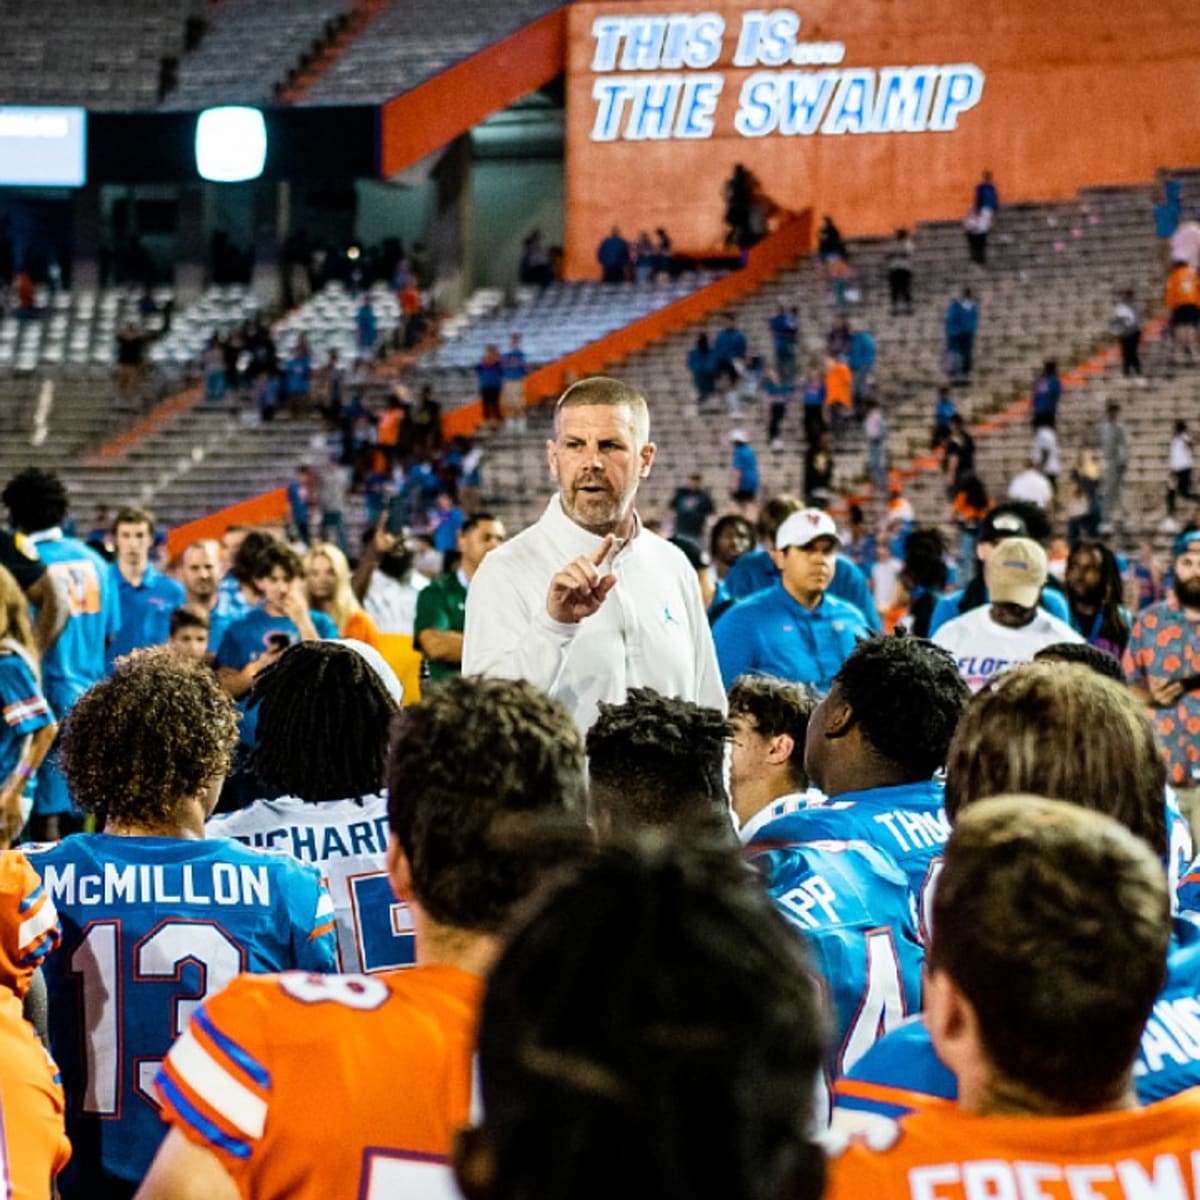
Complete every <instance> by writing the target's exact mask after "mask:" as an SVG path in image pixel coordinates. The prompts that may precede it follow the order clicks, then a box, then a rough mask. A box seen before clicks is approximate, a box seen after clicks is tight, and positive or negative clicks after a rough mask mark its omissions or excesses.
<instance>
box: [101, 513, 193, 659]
mask: <svg viewBox="0 0 1200 1200" xmlns="http://www.w3.org/2000/svg"><path fill="white" fill-rule="evenodd" d="M113 538H114V540H115V542H116V547H117V559H116V562H115V563H114V564H113V566H112V568H111V569H112V573H113V582H114V583H115V584H116V585H117V594H118V595H119V596H120V597H121V624H120V627H119V628H118V629H117V636H116V637H115V638H113V640H112V642H111V643H110V644H109V647H108V663H109V666H110V668H111V666H112V662H113V659H115V658H119V657H120V656H121V655H123V654H128V653H129V652H130V651H132V650H140V649H142V648H143V647H144V646H160V645H162V644H163V643H164V642H165V641H166V640H167V638H169V637H170V636H171V614H172V613H173V612H174V611H175V610H176V609H177V608H178V607H179V606H180V605H181V604H183V603H184V601H185V600H186V598H187V597H186V595H185V594H184V590H183V586H182V585H181V584H178V583H176V582H175V580H174V579H168V578H167V576H166V575H164V574H163V573H162V572H161V571H160V570H158V569H157V568H156V567H155V566H154V565H153V564H152V563H151V562H150V547H151V545H153V542H154V517H153V516H151V514H150V513H149V512H147V511H146V509H144V508H132V507H130V508H122V509H121V510H120V511H119V512H118V513H117V518H116V520H115V521H114V522H113Z"/></svg>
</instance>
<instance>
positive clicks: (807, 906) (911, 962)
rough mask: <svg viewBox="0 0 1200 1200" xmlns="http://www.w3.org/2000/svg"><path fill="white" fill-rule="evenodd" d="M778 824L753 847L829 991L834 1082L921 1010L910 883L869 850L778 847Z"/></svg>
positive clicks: (829, 844)
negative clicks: (884, 1036) (880, 1040)
mask: <svg viewBox="0 0 1200 1200" xmlns="http://www.w3.org/2000/svg"><path fill="white" fill-rule="evenodd" d="M786 820H787V818H781V819H780V820H779V821H773V822H771V823H770V824H768V825H766V826H765V827H764V828H763V829H761V830H760V831H759V834H758V838H757V839H755V840H752V841H751V843H750V846H749V847H748V853H749V854H750V855H751V856H752V857H751V861H752V862H753V863H754V864H755V865H757V866H758V867H759V868H760V869H761V870H762V871H763V875H764V878H765V880H766V884H767V890H768V892H769V893H770V895H771V898H772V899H773V900H774V901H775V904H776V906H777V907H778V908H779V911H780V912H781V913H783V915H784V916H785V917H786V918H787V919H788V921H789V922H790V923H791V924H792V925H793V926H794V927H795V928H796V929H798V930H799V931H800V932H801V933H802V934H803V935H804V938H805V940H806V941H807V942H808V945H809V947H810V949H811V951H812V953H813V957H814V959H815V961H816V964H817V969H818V970H819V971H820V974H821V977H822V980H823V981H824V984H825V989H826V993H827V995H828V999H829V1006H830V1008H831V1009H832V1012H833V1017H834V1022H835V1031H834V1038H833V1043H832V1045H831V1047H830V1060H829V1070H830V1078H831V1079H836V1078H837V1077H838V1076H839V1075H842V1074H844V1073H845V1072H846V1071H847V1070H848V1069H849V1068H850V1067H851V1066H853V1065H854V1063H855V1062H857V1061H858V1059H859V1058H861V1057H862V1055H863V1054H865V1053H866V1051H867V1050H869V1049H870V1047H871V1046H873V1045H874V1044H875V1042H876V1041H877V1040H878V1039H879V1038H881V1037H882V1036H883V1035H884V1034H885V1033H886V1032H887V1031H888V1030H889V1029H894V1028H895V1027H896V1026H897V1025H899V1024H900V1023H901V1022H902V1021H904V1020H905V1019H906V1018H907V1017H908V1015H909V1014H910V1013H914V1012H917V1011H918V1010H919V1009H920V1007H921V968H922V965H923V963H924V959H925V954H924V951H923V950H922V948H921V945H920V943H919V942H918V940H917V931H916V920H915V915H914V906H913V899H912V893H911V891H910V889H909V887H908V882H907V880H906V878H905V876H904V873H903V872H902V871H901V870H900V868H899V867H898V866H896V864H895V863H894V862H892V861H891V860H890V859H889V858H888V857H887V856H886V855H884V854H883V853H881V852H880V851H879V850H876V849H875V848H874V847H873V846H869V845H867V844H866V843H865V842H843V841H820V842H809V843H806V844H803V845H786V846H781V845H774V846H773V847H772V848H769V849H761V850H760V849H759V847H760V846H764V845H768V844H770V843H772V842H775V841H777V839H776V838H775V837H773V831H774V830H775V829H776V826H778V825H781V824H783V823H784V822H785V821H786Z"/></svg>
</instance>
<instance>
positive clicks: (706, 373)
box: [687, 333, 717, 409]
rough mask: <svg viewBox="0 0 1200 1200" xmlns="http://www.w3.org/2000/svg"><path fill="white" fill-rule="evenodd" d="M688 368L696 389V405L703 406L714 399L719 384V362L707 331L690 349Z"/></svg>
mask: <svg viewBox="0 0 1200 1200" xmlns="http://www.w3.org/2000/svg"><path fill="white" fill-rule="evenodd" d="M687 368H688V370H689V371H690V372H691V376H692V384H693V386H694V387H695V389H696V407H697V408H698V409H700V408H703V407H704V406H705V404H707V403H708V401H709V400H711V399H712V394H713V392H714V391H715V390H716V386H717V364H716V359H715V358H714V357H713V352H712V347H711V346H710V345H709V343H708V334H707V333H701V334H700V335H699V337H697V338H696V344H695V345H694V346H693V347H692V348H691V349H690V350H689V351H688V356H687Z"/></svg>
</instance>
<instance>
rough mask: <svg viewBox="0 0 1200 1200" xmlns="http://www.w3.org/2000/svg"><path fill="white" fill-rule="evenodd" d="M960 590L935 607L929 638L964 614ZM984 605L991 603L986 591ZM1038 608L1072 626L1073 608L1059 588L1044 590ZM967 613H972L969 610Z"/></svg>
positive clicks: (949, 593) (942, 599)
mask: <svg viewBox="0 0 1200 1200" xmlns="http://www.w3.org/2000/svg"><path fill="white" fill-rule="evenodd" d="M964 590H965V589H963V588H960V589H959V590H958V591H957V592H947V593H946V595H944V596H943V597H942V598H941V599H940V600H939V601H938V602H937V604H935V605H934V608H933V615H932V616H931V617H930V618H929V636H930V637H933V635H934V634H935V633H937V631H938V630H939V629H941V627H942V626H943V625H945V623H946V622H947V621H953V620H954V618H955V617H961V616H962V615H963V614H962V612H960V611H959V607H958V606H959V605H960V604H961V603H962V598H963V591H964ZM983 602H984V604H988V603H990V601H989V599H988V596H987V591H986V589H985V591H984V600H983ZM1038 607H1039V608H1044V609H1045V610H1046V611H1047V612H1048V613H1049V614H1050V615H1051V616H1052V617H1057V618H1058V619H1059V620H1060V621H1065V622H1066V623H1067V624H1068V625H1070V624H1071V608H1070V605H1068V604H1067V598H1066V597H1065V596H1064V595H1063V594H1062V592H1060V591H1058V590H1057V588H1050V587H1047V588H1042V594H1041V595H1040V596H1039V597H1038ZM965 611H968V612H969V611H970V610H969V609H967V610H965Z"/></svg>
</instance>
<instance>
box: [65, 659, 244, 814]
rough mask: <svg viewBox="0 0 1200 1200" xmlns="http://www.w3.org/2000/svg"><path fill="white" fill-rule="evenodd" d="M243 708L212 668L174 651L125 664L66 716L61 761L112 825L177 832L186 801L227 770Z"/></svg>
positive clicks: (84, 801)
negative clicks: (176, 823)
mask: <svg viewBox="0 0 1200 1200" xmlns="http://www.w3.org/2000/svg"><path fill="white" fill-rule="evenodd" d="M236 743H237V709H236V708H235V707H234V705H233V701H232V700H230V699H229V697H228V696H227V695H226V693H225V692H224V691H223V690H222V689H221V687H220V686H219V685H218V683H217V680H216V677H215V676H214V675H213V673H212V671H210V670H209V669H208V668H207V667H204V666H202V665H200V664H196V663H193V662H191V661H190V660H188V659H185V658H183V657H182V656H180V655H179V654H178V653H177V652H175V651H174V650H172V649H170V648H169V647H166V646H159V647H155V648H154V649H152V650H142V651H137V652H135V653H133V654H130V655H127V656H126V657H124V658H119V659H117V661H116V664H115V666H114V668H113V672H112V674H111V675H110V676H109V677H108V678H107V679H105V680H102V681H101V682H100V683H98V684H96V685H95V686H94V687H92V688H90V689H89V690H88V691H86V692H85V693H84V694H83V695H82V696H81V697H80V698H79V700H78V701H77V702H76V704H75V707H74V708H72V709H71V711H70V712H69V713H68V714H67V717H66V720H65V721H64V722H63V731H62V737H61V740H60V741H59V745H58V751H57V753H58V763H59V766H60V768H61V769H62V772H63V774H64V775H65V776H66V779H67V784H68V785H69V787H70V789H71V794H72V796H73V797H74V798H75V800H76V802H77V803H78V804H81V805H82V806H83V807H84V808H86V809H88V810H89V811H90V812H93V813H95V814H96V815H97V816H99V817H100V818H102V819H103V820H105V821H113V822H117V823H120V824H137V825H146V826H150V827H158V826H161V827H164V828H167V827H170V826H171V824H172V823H173V821H174V815H175V810H176V808H177V807H178V805H179V802H180V801H181V800H185V799H188V798H190V797H192V796H195V795H196V794H197V793H199V792H200V791H201V789H202V788H204V787H205V786H206V785H207V784H209V783H210V782H212V781H213V780H215V779H217V778H219V777H220V776H223V775H225V774H226V773H227V772H228V771H229V763H230V756H231V755H232V753H233V747H234V746H235V745H236Z"/></svg>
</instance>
